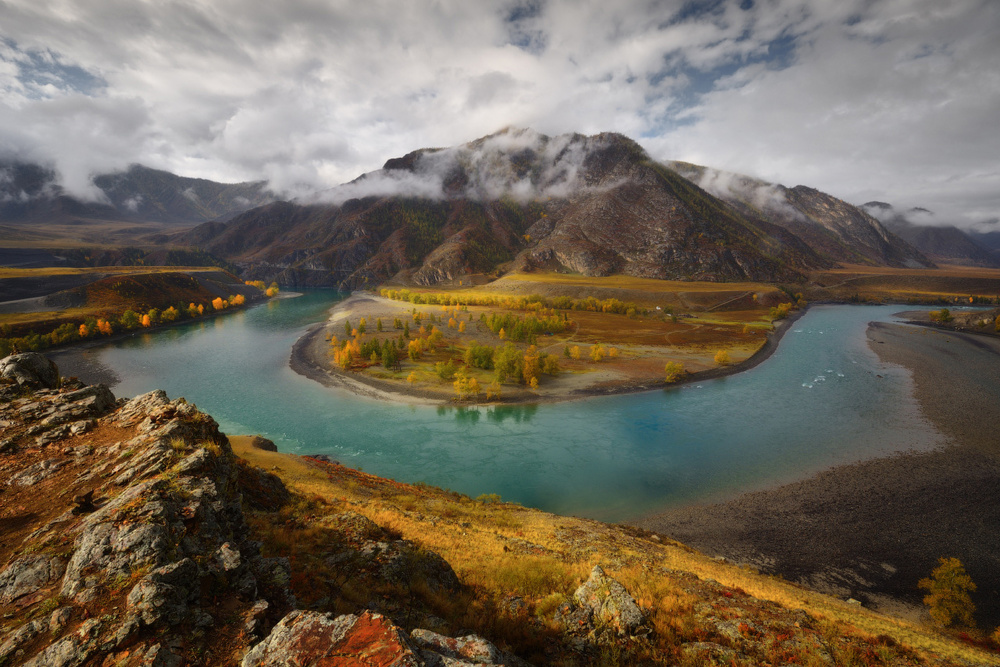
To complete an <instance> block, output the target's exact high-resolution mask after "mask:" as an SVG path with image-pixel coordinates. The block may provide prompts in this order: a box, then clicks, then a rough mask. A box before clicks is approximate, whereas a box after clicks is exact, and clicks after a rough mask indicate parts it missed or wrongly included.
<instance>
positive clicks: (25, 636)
mask: <svg viewBox="0 0 1000 667" xmlns="http://www.w3.org/2000/svg"><path fill="white" fill-rule="evenodd" d="M48 629H49V624H48V622H46V621H45V620H44V619H36V620H34V621H28V622H27V623H25V624H24V625H22V626H21V627H19V628H18V629H17V630H15V631H14V632H12V633H11V634H10V635H9V636H8V637H7V639H6V640H5V641H4V643H3V644H0V663H3V662H6V661H7V659H8V658H10V657H11V656H13V655H16V654H17V652H18V651H19V650H20V649H21V647H22V646H24V645H26V644H28V643H29V642H31V640H33V639H34V638H35V637H37V636H38V635H40V634H42V633H43V632H45V631H46V630H48Z"/></svg>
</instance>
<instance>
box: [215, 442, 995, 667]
mask: <svg viewBox="0 0 1000 667" xmlns="http://www.w3.org/2000/svg"><path fill="white" fill-rule="evenodd" d="M230 442H231V443H232V445H233V449H234V451H235V452H236V453H237V455H239V456H241V457H243V458H245V459H246V460H248V461H249V462H250V463H252V464H254V465H258V466H260V467H262V468H264V469H266V470H270V471H272V472H275V473H276V474H277V475H279V476H280V477H281V478H282V480H283V481H284V482H285V483H286V485H287V486H288V487H289V488H290V489H292V490H293V491H294V492H295V493H297V494H299V495H300V496H302V497H310V498H317V499H325V500H324V502H328V503H340V504H342V505H343V506H345V507H349V508H350V509H351V511H354V512H358V513H360V514H363V515H365V516H367V517H368V518H370V519H372V520H373V521H374V522H375V523H377V524H378V525H380V526H382V527H384V528H386V529H388V530H390V531H392V532H394V533H398V534H399V535H401V536H402V537H403V538H404V539H408V540H412V541H414V542H416V543H417V544H419V545H420V546H422V547H424V548H426V549H429V550H432V551H434V552H436V553H439V554H440V555H441V556H443V557H444V558H445V560H447V561H448V562H449V563H450V564H451V565H452V567H453V568H454V569H455V571H456V573H457V574H458V575H459V578H460V579H461V580H462V582H463V583H465V584H466V585H468V586H471V587H472V589H473V590H474V591H475V595H476V596H478V597H477V599H481V601H480V602H479V603H477V604H482V600H486V601H492V602H491V603H490V604H494V603H496V602H497V601H499V600H502V599H503V598H504V597H506V596H508V595H510V594H516V595H519V596H521V597H523V598H525V600H527V601H528V602H529V603H531V604H533V605H534V609H535V613H536V614H539V615H540V616H541V617H542V620H543V622H548V623H551V619H550V616H548V615H549V614H551V612H552V610H554V609H555V608H556V607H557V606H558V604H559V603H560V602H561V601H562V600H564V599H566V597H567V596H569V595H571V594H572V591H573V590H574V589H575V588H576V587H577V586H578V585H579V584H580V583H581V582H582V581H583V580H584V579H585V578H586V576H587V574H588V573H589V571H590V569H591V568H592V566H593V565H594V564H598V563H600V564H601V565H602V566H604V567H605V569H606V570H608V572H609V574H611V575H612V576H615V577H616V578H618V579H619V580H620V581H622V583H623V584H624V585H625V586H626V588H628V589H629V590H630V591H631V592H632V593H633V595H634V596H635V597H636V598H637V600H639V601H640V603H642V604H643V606H645V607H647V608H648V609H650V610H651V614H652V619H651V622H652V624H653V625H654V627H655V628H656V629H657V632H658V634H659V636H661V637H671V636H685V633H688V635H690V627H689V626H690V624H691V616H690V615H691V613H692V612H691V609H692V605H693V604H694V603H695V602H697V601H698V600H697V598H696V596H694V595H692V594H691V593H690V592H688V591H686V588H685V586H684V585H682V584H679V583H678V580H677V575H676V573H678V572H680V573H691V574H693V575H695V576H697V577H698V578H699V579H700V580H702V581H707V580H715V581H717V582H719V584H721V585H723V586H725V587H729V588H730V589H738V590H742V591H745V592H746V593H747V594H749V595H751V596H753V597H754V598H758V599H760V600H768V601H771V602H774V603H777V604H778V605H781V606H782V607H785V608H788V609H803V610H805V611H806V612H807V613H809V614H810V615H811V616H813V617H814V618H816V619H818V620H819V622H820V623H821V624H823V626H824V627H825V628H826V629H827V631H828V632H829V633H831V634H832V635H836V636H845V635H846V636H860V637H861V639H860V640H859V642H860V644H861V645H865V644H866V642H867V643H870V642H874V641H875V640H874V638H876V637H880V636H885V637H889V638H891V639H892V640H894V641H895V642H899V643H900V644H903V645H905V646H908V647H910V648H912V649H914V650H916V651H917V652H918V653H920V654H922V655H923V656H924V657H925V658H926V657H928V656H937V657H941V658H945V659H948V660H954V661H967V662H971V663H973V664H992V665H1000V657H998V656H997V655H996V654H992V653H988V652H985V651H983V650H980V649H977V648H975V647H973V646H970V645H968V644H965V643H962V642H959V641H957V640H955V639H953V638H951V637H949V636H946V635H942V634H940V633H938V632H936V631H934V630H932V629H930V628H926V627H923V626H921V625H918V624H915V623H912V622H908V621H904V620H901V619H896V618H892V617H889V616H885V615H883V614H879V613H876V612H873V611H870V610H866V609H862V608H859V607H857V606H853V605H849V604H847V603H845V602H842V601H840V600H838V599H836V598H832V597H829V596H827V595H823V594H820V593H816V592H814V591H810V590H808V589H805V588H803V587H801V586H798V585H795V584H792V583H789V582H786V581H783V580H780V579H776V578H773V577H768V576H763V575H760V574H758V573H756V572H754V571H751V570H748V569H744V568H741V567H737V566H734V565H731V564H727V563H721V562H717V561H715V560H712V559H710V558H708V557H706V556H704V555H702V554H700V553H697V552H695V551H693V550H691V549H689V548H687V547H685V546H683V545H681V544H679V543H675V542H671V541H669V540H662V539H661V538H658V537H656V538H651V537H650V536H649V535H648V534H645V533H642V532H641V531H636V530H633V529H627V528H623V527H619V526H613V525H607V524H602V523H599V522H596V521H591V520H587V519H578V518H571V517H561V516H556V515H552V514H548V513H545V512H541V511H538V510H533V509H528V508H524V507H520V506H518V505H511V504H507V503H498V502H480V501H475V500H472V499H469V498H467V497H463V496H458V495H457V494H450V493H448V492H445V491H441V490H439V489H434V488H431V487H426V486H410V485H406V484H401V483H398V482H392V481H389V480H383V479H380V478H377V477H374V476H371V475H367V474H365V473H360V472H358V471H354V470H351V469H348V468H344V467H342V466H328V467H327V468H326V469H324V470H321V469H319V468H317V467H315V466H314V465H312V464H310V463H307V462H306V460H304V459H302V458H299V457H296V456H292V455H287V454H281V453H275V452H265V451H261V450H255V449H250V448H249V446H248V438H241V437H231V438H230ZM670 573H673V574H670ZM442 604H443V603H442ZM445 606H447V605H445ZM445 611H446V609H444V608H442V613H445ZM547 619H548V620H547ZM866 637H867V638H869V639H864V638H866ZM696 638H697V637H695V639H696ZM691 640H692V638H691V636H688V639H687V640H686V641H691ZM664 641H665V640H664ZM845 655H847V654H845ZM858 664H882V663H864V662H861V663H858Z"/></svg>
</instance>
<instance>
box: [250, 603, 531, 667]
mask: <svg viewBox="0 0 1000 667" xmlns="http://www.w3.org/2000/svg"><path fill="white" fill-rule="evenodd" d="M526 664H527V663H525V662H524V661H523V660H520V659H518V658H516V657H514V656H511V655H509V654H507V653H504V652H503V651H501V650H500V649H498V648H497V647H496V646H494V645H493V644H491V643H490V642H488V641H486V640H485V639H483V638H482V637H478V636H476V635H469V636H465V637H459V638H457V639H453V638H451V637H445V636H444V635H439V634H437V633H435V632H431V631H429V630H422V629H416V630H414V631H413V632H412V633H411V635H410V636H409V637H407V635H406V633H405V632H404V631H403V630H402V629H401V628H400V627H398V626H397V625H396V624H395V623H393V622H392V621H391V620H389V619H388V618H386V617H385V616H382V615H381V614H375V613H372V612H367V611H366V612H364V613H362V614H360V615H357V616H356V615H354V614H345V615H341V616H336V617H334V616H332V615H330V614H319V613H316V612H303V611H293V612H292V613H290V614H288V615H287V616H286V617H285V618H283V619H281V622H280V623H278V624H277V625H276V626H275V627H274V629H273V630H272V631H271V634H270V635H268V637H267V638H266V639H265V640H264V641H262V642H261V643H259V644H257V645H256V646H255V647H254V648H253V649H251V650H250V652H249V653H247V655H246V657H245V658H243V662H242V663H241V665H242V667H284V666H285V665H331V666H332V665H357V666H358V667H461V666H462V665H515V666H517V667H521V666H522V665H526Z"/></svg>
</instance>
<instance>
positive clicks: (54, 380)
mask: <svg viewBox="0 0 1000 667" xmlns="http://www.w3.org/2000/svg"><path fill="white" fill-rule="evenodd" d="M0 378H3V379H6V380H8V381H11V382H15V383H17V384H18V385H20V386H21V387H24V388H25V389H56V388H58V387H59V369H58V368H57V367H56V365H55V363H54V362H53V361H52V360H51V359H49V358H48V357H45V356H43V355H41V354H38V353H37V352H25V353H24V354H12V355H10V356H8V357H4V358H3V359H0Z"/></svg>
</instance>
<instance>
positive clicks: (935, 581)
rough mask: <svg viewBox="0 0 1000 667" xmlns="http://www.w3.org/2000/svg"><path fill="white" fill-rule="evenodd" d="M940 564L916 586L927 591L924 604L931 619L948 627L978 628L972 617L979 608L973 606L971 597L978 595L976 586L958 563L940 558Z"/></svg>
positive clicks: (960, 562)
mask: <svg viewBox="0 0 1000 667" xmlns="http://www.w3.org/2000/svg"><path fill="white" fill-rule="evenodd" d="M938 563H939V565H938V566H937V567H936V568H934V570H933V571H932V572H931V576H930V577H929V578H926V579H921V580H920V581H919V582H917V586H919V587H920V588H923V589H924V590H926V591H927V595H926V596H925V597H924V604H925V605H927V607H928V609H929V611H930V614H931V618H933V619H934V620H935V621H937V622H938V623H940V624H941V625H943V626H946V627H947V626H949V625H959V626H963V627H968V628H972V627H975V625H976V622H975V620H974V619H973V618H972V615H973V614H974V613H975V611H976V607H975V605H974V604H972V598H971V597H969V593H975V592H976V584H974V583H973V582H972V578H971V577H969V575H968V574H966V572H965V568H964V567H963V566H962V561H960V560H959V559H957V558H940V559H938Z"/></svg>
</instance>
